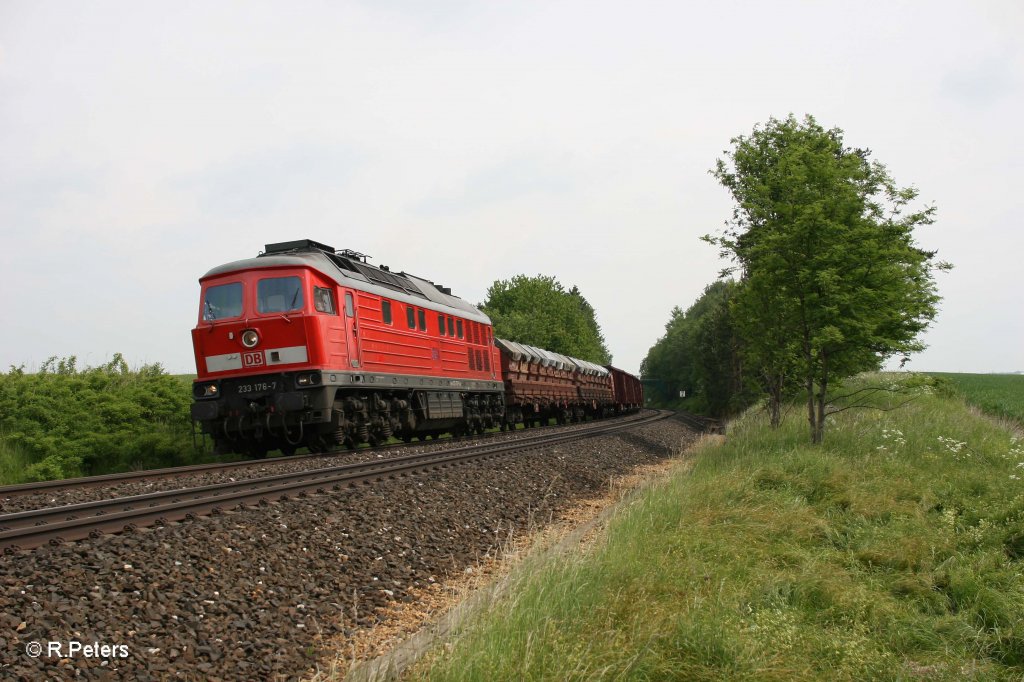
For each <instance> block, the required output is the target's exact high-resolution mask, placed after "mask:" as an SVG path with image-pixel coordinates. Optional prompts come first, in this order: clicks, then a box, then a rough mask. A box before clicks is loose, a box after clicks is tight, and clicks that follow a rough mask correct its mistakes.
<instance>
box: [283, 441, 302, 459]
mask: <svg viewBox="0 0 1024 682" xmlns="http://www.w3.org/2000/svg"><path fill="white" fill-rule="evenodd" d="M280 449H281V454H282V455H284V456H285V457H291V456H292V455H294V454H295V451H296V450H298V448H297V447H296V446H294V445H292V444H291V443H285V444H284V445H282V446H281V448H280Z"/></svg>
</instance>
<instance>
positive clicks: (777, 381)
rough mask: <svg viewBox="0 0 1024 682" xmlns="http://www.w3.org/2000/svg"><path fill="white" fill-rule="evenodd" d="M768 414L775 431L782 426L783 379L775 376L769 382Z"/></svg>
mask: <svg viewBox="0 0 1024 682" xmlns="http://www.w3.org/2000/svg"><path fill="white" fill-rule="evenodd" d="M768 414H769V419H770V420H771V425H772V428H773V429H777V428H779V425H780V424H782V378H781V377H779V376H773V377H772V378H771V379H770V380H769V382H768Z"/></svg>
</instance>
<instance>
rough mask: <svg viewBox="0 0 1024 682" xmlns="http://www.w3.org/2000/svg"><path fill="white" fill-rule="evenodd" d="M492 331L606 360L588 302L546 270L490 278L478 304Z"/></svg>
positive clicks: (592, 359)
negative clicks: (490, 322) (489, 282)
mask: <svg viewBox="0 0 1024 682" xmlns="http://www.w3.org/2000/svg"><path fill="white" fill-rule="evenodd" d="M480 307H481V309H483V311H484V312H485V313H487V315H489V316H490V318H491V321H492V322H493V323H494V335H495V336H497V337H499V338H503V339H509V340H510V341H517V342H519V343H526V344H529V345H531V346H537V347H538V348H544V349H547V350H551V351H555V352H556V353H562V354H564V355H569V356H572V357H575V358H579V359H580V360H589V361H590V362H596V363H598V364H602V365H606V364H609V363H610V362H611V361H612V356H611V353H609V352H608V347H607V346H606V345H605V340H604V336H603V335H602V334H601V327H600V325H598V323H597V316H596V314H595V312H594V308H593V306H591V305H590V303H589V302H587V299H585V298H584V297H583V294H581V293H580V291H579V289H577V288H576V287H572V289H570V290H568V291H566V289H565V287H563V286H562V285H561V284H560V283H559V282H558V280H556V279H555V278H554V277H549V276H546V275H537V276H536V277H527V276H526V275H517V276H515V277H513V278H512V279H507V280H499V281H496V282H494V284H492V285H491V286H490V288H489V289H488V290H487V300H486V301H485V302H484V303H483V304H482V305H481V306H480Z"/></svg>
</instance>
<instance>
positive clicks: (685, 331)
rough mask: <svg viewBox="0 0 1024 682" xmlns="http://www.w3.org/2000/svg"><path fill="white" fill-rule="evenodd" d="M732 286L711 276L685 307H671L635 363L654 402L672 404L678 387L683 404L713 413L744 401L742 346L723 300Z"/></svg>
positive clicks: (724, 412)
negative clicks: (651, 343)
mask: <svg viewBox="0 0 1024 682" xmlns="http://www.w3.org/2000/svg"><path fill="white" fill-rule="evenodd" d="M735 286H736V285H735V283H734V282H726V281H719V282H715V283H713V284H711V285H710V286H708V287H706V288H705V289H704V293H703V294H701V296H700V298H698V299H697V300H696V301H695V302H694V303H693V305H691V306H690V307H689V308H688V309H687V310H686V311H685V312H684V311H683V310H682V309H681V308H679V307H678V306H677V307H675V308H673V309H672V312H671V317H670V319H669V321H668V323H667V324H666V325H665V335H664V336H662V337H661V338H660V339H658V341H657V342H656V343H655V344H654V346H652V347H651V349H650V350H649V351H648V352H647V356H646V357H645V358H644V360H643V362H642V363H641V365H640V373H641V376H643V378H644V380H645V381H646V382H648V385H649V386H650V387H651V389H652V391H651V392H652V394H653V395H652V397H653V398H655V400H656V401H657V402H659V403H660V404H663V405H671V404H674V403H675V402H676V401H677V400H678V398H677V396H678V395H679V393H678V392H679V391H685V392H686V395H687V399H686V401H685V402H684V407H685V408H686V409H688V410H691V411H694V412H701V413H705V414H710V415H712V416H716V417H717V416H725V415H728V414H730V413H732V412H734V411H735V410H737V409H740V408H741V407H743V406H744V405H745V404H746V400H747V399H748V398H747V396H746V388H745V380H744V374H743V361H742V356H741V352H742V348H741V344H740V341H739V339H738V337H737V334H736V332H735V329H734V320H733V315H732V313H731V310H730V307H729V305H728V303H729V300H730V298H731V296H732V295H733V291H734V289H735Z"/></svg>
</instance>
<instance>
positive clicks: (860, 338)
mask: <svg viewBox="0 0 1024 682" xmlns="http://www.w3.org/2000/svg"><path fill="white" fill-rule="evenodd" d="M725 155H726V158H725V159H719V161H718V163H717V166H716V168H715V169H714V170H713V171H712V173H713V175H714V176H715V177H716V178H717V179H718V180H719V182H721V183H722V184H723V185H724V186H725V187H726V188H727V189H728V190H729V191H730V192H731V194H732V196H733V198H734V199H735V202H736V203H735V208H734V211H733V216H732V220H731V221H730V222H729V223H727V227H726V229H725V230H724V231H723V232H722V233H721V234H720V235H718V236H716V237H710V236H709V237H707V238H706V239H708V240H709V241H711V242H713V243H715V244H718V245H719V246H720V247H721V249H722V252H723V255H725V256H727V257H729V258H731V259H733V260H734V262H735V263H736V267H738V269H739V270H740V274H741V278H740V286H739V290H738V291H737V293H736V297H735V301H734V311H735V312H736V314H737V319H742V328H741V335H742V336H743V340H744V342H745V343H746V344H749V346H750V348H749V354H750V357H751V360H753V361H754V362H755V363H756V364H757V366H758V369H759V371H760V372H761V373H762V374H764V375H765V376H766V377H768V379H767V380H766V382H764V383H768V384H771V383H772V382H774V384H776V385H778V386H779V388H780V390H781V389H782V388H783V387H784V386H785V384H786V383H787V382H790V381H797V382H799V385H800V386H802V389H803V390H804V391H805V393H806V400H807V416H808V422H809V425H810V432H811V440H812V442H815V443H819V442H821V440H822V438H823V435H824V428H825V419H826V417H827V414H828V405H829V398H828V390H829V387H830V385H831V384H832V383H833V382H834V381H835V380H837V379H841V378H842V377H846V376H850V375H852V374H855V373H858V372H861V371H864V370H867V369H872V368H877V367H878V366H879V365H880V363H881V362H882V361H883V360H884V359H885V358H887V357H890V356H893V355H903V356H904V357H905V356H906V355H907V354H909V353H912V352H914V351H917V350H920V349H921V348H923V345H922V344H921V342H920V340H919V336H920V334H921V332H922V331H923V330H924V329H925V328H926V327H927V326H928V324H929V323H930V321H931V320H932V319H933V318H934V316H935V312H936V304H937V302H938V300H939V297H938V295H937V293H936V289H935V282H934V278H933V273H934V271H935V270H936V269H946V268H948V267H949V266H948V264H945V263H941V262H937V261H935V260H934V256H935V252H932V251H925V250H923V249H921V248H919V247H918V246H917V245H916V244H915V242H914V235H913V232H914V229H915V228H917V227H919V226H922V225H928V224H930V223H932V222H933V219H934V214H935V208H934V207H925V208H919V209H911V208H910V204H911V202H913V201H914V200H915V199H916V198H917V191H916V190H915V189H913V188H899V187H897V186H896V183H895V182H894V180H893V179H892V177H891V176H890V175H889V173H888V171H887V170H886V168H885V166H883V165H882V164H881V163H878V162H877V161H872V160H871V159H870V151H868V150H866V149H854V148H849V147H847V146H845V144H844V142H843V131H842V130H840V129H838V128H832V129H828V130H826V129H825V128H823V127H822V126H821V125H819V124H818V123H817V121H815V120H814V118H813V117H810V116H807V117H806V118H804V119H803V120H802V121H798V120H797V119H796V118H795V117H793V116H792V115H790V116H789V117H788V118H786V119H783V120H778V119H775V118H772V119H770V120H769V121H768V123H767V124H765V125H763V126H757V127H755V128H754V131H753V132H752V133H751V134H750V135H748V136H740V137H737V138H734V139H733V140H732V149H731V150H728V151H726V152H725Z"/></svg>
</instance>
